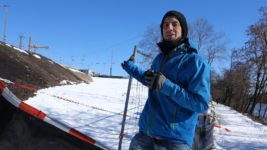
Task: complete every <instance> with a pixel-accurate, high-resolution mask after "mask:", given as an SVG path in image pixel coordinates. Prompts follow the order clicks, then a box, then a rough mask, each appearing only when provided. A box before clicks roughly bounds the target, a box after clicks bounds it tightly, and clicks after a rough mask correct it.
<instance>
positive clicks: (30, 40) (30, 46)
mask: <svg viewBox="0 0 267 150" xmlns="http://www.w3.org/2000/svg"><path fill="white" fill-rule="evenodd" d="M31 48H32V37H31V36H30V39H29V52H30V53H31Z"/></svg>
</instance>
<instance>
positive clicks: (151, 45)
mask: <svg viewBox="0 0 267 150" xmlns="http://www.w3.org/2000/svg"><path fill="white" fill-rule="evenodd" d="M160 34H161V32H160V26H159V25H156V24H152V25H151V26H149V27H147V29H146V31H145V33H144V38H143V40H141V41H140V43H139V47H140V51H142V52H143V53H144V54H146V55H148V56H150V57H143V62H142V64H143V65H144V66H143V67H145V68H147V67H148V66H149V65H150V64H151V63H152V60H153V58H155V56H156V55H157V54H158V53H159V52H160V50H159V48H158V46H157V43H158V42H160V40H161V35H160Z"/></svg>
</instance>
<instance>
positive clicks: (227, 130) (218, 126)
mask: <svg viewBox="0 0 267 150" xmlns="http://www.w3.org/2000/svg"><path fill="white" fill-rule="evenodd" d="M214 127H216V128H219V129H224V130H225V131H226V132H231V130H229V129H227V128H222V127H221V126H220V125H216V124H214Z"/></svg>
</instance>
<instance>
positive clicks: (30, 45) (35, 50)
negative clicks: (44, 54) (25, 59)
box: [29, 36, 49, 53]
mask: <svg viewBox="0 0 267 150" xmlns="http://www.w3.org/2000/svg"><path fill="white" fill-rule="evenodd" d="M31 48H34V52H35V53H37V50H38V48H45V49H49V46H37V42H35V44H34V46H32V37H31V36H30V40H29V52H31Z"/></svg>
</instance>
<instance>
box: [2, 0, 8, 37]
mask: <svg viewBox="0 0 267 150" xmlns="http://www.w3.org/2000/svg"><path fill="white" fill-rule="evenodd" d="M0 7H5V22H4V32H3V42H5V41H6V23H7V7H9V6H8V5H0Z"/></svg>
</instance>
